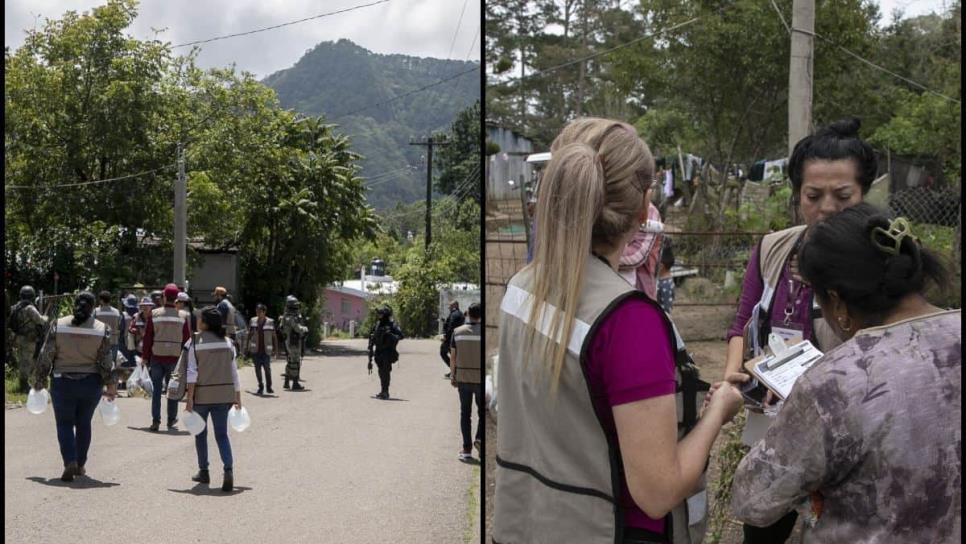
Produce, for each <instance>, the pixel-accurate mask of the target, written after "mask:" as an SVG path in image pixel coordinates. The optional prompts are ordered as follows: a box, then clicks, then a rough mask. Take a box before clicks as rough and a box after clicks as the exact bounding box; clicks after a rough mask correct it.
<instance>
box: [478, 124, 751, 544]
mask: <svg viewBox="0 0 966 544" xmlns="http://www.w3.org/2000/svg"><path fill="white" fill-rule="evenodd" d="M551 151H552V159H551V160H550V162H549V164H548V166H547V170H546V172H545V174H544V177H543V180H542V181H541V187H540V193H539V195H538V200H537V210H536V214H535V217H536V236H535V239H536V246H535V251H534V258H533V261H532V262H531V263H530V264H529V265H527V266H526V267H525V268H524V269H523V270H521V271H520V272H519V273H518V274H516V275H515V276H514V277H513V278H512V279H511V280H510V282H509V284H508V287H507V291H506V294H505V295H504V298H503V301H502V304H501V308H500V309H501V313H500V353H499V357H500V373H499V384H498V389H499V391H500V426H499V428H498V433H499V435H498V444H499V450H498V453H497V465H498V466H497V471H496V495H495V517H494V528H493V532H494V534H493V540H494V541H495V542H581V543H601V544H603V543H607V544H614V543H617V544H623V543H644V542H671V541H672V540H671V539H672V535H671V531H670V527H671V525H670V524H669V523H668V522H669V521H671V520H670V519H669V517H670V516H668V513H669V512H670V511H671V510H672V509H674V508H675V507H677V506H678V505H680V504H681V503H682V502H684V500H685V499H686V498H687V497H688V495H689V493H690V492H691V491H692V490H693V489H694V488H695V487H696V485H697V483H698V480H699V478H700V476H701V474H702V471H703V469H704V467H705V465H706V463H707V461H708V456H709V453H710V450H711V445H712V443H713V442H714V439H715V437H716V436H717V433H718V431H719V430H720V428H721V426H722V425H723V424H725V423H727V422H728V421H730V420H731V418H732V417H733V416H734V415H735V413H737V411H738V410H739V408H740V407H741V404H742V400H741V395H740V393H738V391H737V390H736V389H735V388H734V387H732V386H730V385H728V384H725V385H724V386H722V387H719V388H718V389H717V392H716V394H715V395H714V396H713V398H712V399H711V400H710V403H709V406H708V408H707V409H706V410H705V412H704V414H703V417H702V418H701V419H700V421H698V423H697V425H696V426H695V427H694V428H693V429H692V430H691V431H690V432H689V433H688V434H687V436H686V437H684V438H683V440H681V441H680V442H679V441H678V418H677V415H676V402H675V396H674V395H675V390H676V384H677V380H676V375H675V374H676V373H675V362H674V355H673V354H674V353H675V352H676V349H675V344H674V334H673V331H672V326H671V324H670V322H669V321H668V320H667V317H666V315H665V314H664V313H663V312H662V311H661V309H660V307H659V306H658V305H657V303H656V302H654V301H653V300H652V299H650V298H649V297H647V296H646V295H645V294H644V293H642V292H641V291H637V290H635V289H634V288H633V286H631V285H630V284H628V283H627V282H626V281H624V279H623V278H621V276H620V275H619V274H618V272H617V269H618V266H619V262H620V257H621V254H622V252H623V249H624V247H625V245H626V244H627V243H628V242H629V241H630V240H631V239H632V238H633V237H634V234H635V232H636V231H637V230H638V227H639V225H640V224H641V223H642V222H644V220H646V218H647V210H648V208H647V204H648V202H647V200H646V193H647V191H648V188H649V187H650V185H651V183H653V176H654V160H653V158H652V157H651V153H650V150H649V149H648V147H647V144H645V143H644V141H643V140H641V139H640V138H639V137H638V135H637V134H636V132H635V130H634V128H633V127H631V126H630V125H627V124H626V123H621V122H618V121H611V120H606V119H592V118H585V119H577V120H575V121H573V122H571V123H570V124H568V125H567V126H566V127H565V128H564V130H563V131H562V132H561V134H560V135H559V136H557V138H556V139H555V140H554V142H553V145H552V146H551ZM684 526H685V527H687V523H685V524H684ZM685 532H686V531H685Z"/></svg>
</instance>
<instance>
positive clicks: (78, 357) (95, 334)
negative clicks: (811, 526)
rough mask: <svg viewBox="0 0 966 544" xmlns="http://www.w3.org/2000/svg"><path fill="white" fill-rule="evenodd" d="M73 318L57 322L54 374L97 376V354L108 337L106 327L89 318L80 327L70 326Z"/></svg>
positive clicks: (65, 318) (61, 319)
mask: <svg viewBox="0 0 966 544" xmlns="http://www.w3.org/2000/svg"><path fill="white" fill-rule="evenodd" d="M72 320H73V317H71V316H67V317H62V318H60V319H58V320H57V325H56V327H57V328H56V334H55V335H54V345H55V347H56V349H57V353H56V355H55V357H54V364H53V370H54V372H57V373H60V372H76V373H81V374H97V373H99V372H100V370H99V368H98V361H97V352H98V350H99V349H100V347H101V343H102V342H103V341H104V338H105V337H109V336H108V332H107V326H106V325H104V324H103V323H101V322H100V321H98V320H96V319H94V318H93V317H91V318H90V319H88V320H87V321H85V322H84V323H82V324H81V325H71V321H72Z"/></svg>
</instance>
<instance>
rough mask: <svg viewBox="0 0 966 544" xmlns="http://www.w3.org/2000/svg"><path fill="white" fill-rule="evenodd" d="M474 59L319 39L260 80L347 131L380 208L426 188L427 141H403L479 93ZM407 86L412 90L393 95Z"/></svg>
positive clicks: (284, 99) (435, 126) (438, 123)
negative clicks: (287, 64)
mask: <svg viewBox="0 0 966 544" xmlns="http://www.w3.org/2000/svg"><path fill="white" fill-rule="evenodd" d="M476 66H478V63H475V62H462V61H454V60H440V59H429V58H417V57H410V56H406V55H380V54H375V53H372V52H370V51H368V50H366V49H364V48H362V47H360V46H358V45H356V44H354V43H352V42H351V41H349V40H339V41H338V42H334V43H333V42H323V43H320V44H319V45H317V46H316V47H315V48H314V49H312V50H310V51H308V52H306V54H305V55H304V56H303V57H302V58H301V59H300V60H299V61H298V62H297V63H296V64H295V65H294V66H293V67H291V68H288V69H286V70H282V71H280V72H276V73H274V74H272V75H270V76H268V77H267V78H266V79H265V80H264V83H265V84H267V85H269V86H270V87H272V88H274V89H275V91H276V92H277V93H278V97H279V100H280V102H281V104H282V106H283V107H285V108H292V109H294V110H296V111H297V112H299V113H303V114H306V115H324V116H325V119H326V121H327V122H332V123H337V124H338V125H340V128H339V132H342V133H344V134H347V135H349V136H350V137H351V139H352V148H353V150H354V151H356V152H358V153H360V154H362V155H363V156H364V157H365V159H364V160H363V161H362V162H361V164H362V166H363V170H362V176H363V177H365V178H367V179H366V185H367V187H370V189H369V193H368V198H369V203H370V204H371V205H372V206H374V207H376V208H386V207H390V206H393V205H395V204H396V203H397V202H399V201H405V202H409V201H413V200H417V199H419V198H422V197H423V196H424V195H425V179H426V178H425V175H426V174H425V172H426V170H425V163H426V161H425V159H424V158H423V157H424V154H425V151H426V148H425V146H414V145H409V142H410V140H411V139H414V138H418V139H424V138H425V137H426V136H427V135H428V134H430V133H431V132H433V131H440V130H445V129H446V128H448V127H449V125H450V124H451V123H452V122H453V120H454V118H455V116H456V114H457V113H458V112H459V111H461V110H463V109H465V108H467V107H468V106H470V105H471V104H473V103H474V102H475V101H476V100H478V99H479V98H480V73H479V71H477V70H473V68H474V67H476ZM467 71H469V73H466V74H465V75H462V76H459V77H455V78H453V79H452V80H450V81H446V82H444V83H441V84H439V85H435V86H433V87H430V88H427V89H426V90H423V91H419V92H414V91H416V90H417V89H420V88H422V87H425V86H427V85H431V84H433V83H435V82H438V81H440V80H443V79H447V78H450V77H452V76H454V75H456V74H459V73H461V72H467ZM405 93H411V94H408V95H406V96H403V97H401V98H398V99H394V97H398V96H400V95H403V94H405ZM387 101H388V103H386V102H387ZM383 103H385V104H383ZM376 104H379V105H376ZM373 105H376V106H374V107H373Z"/></svg>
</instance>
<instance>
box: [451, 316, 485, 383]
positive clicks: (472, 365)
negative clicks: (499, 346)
mask: <svg viewBox="0 0 966 544" xmlns="http://www.w3.org/2000/svg"><path fill="white" fill-rule="evenodd" d="M453 342H454V343H455V344H456V382H457V383H474V384H479V383H483V376H482V371H481V369H482V362H483V354H482V353H481V351H480V350H481V344H480V324H479V323H467V324H465V325H462V326H459V327H456V329H454V330H453Z"/></svg>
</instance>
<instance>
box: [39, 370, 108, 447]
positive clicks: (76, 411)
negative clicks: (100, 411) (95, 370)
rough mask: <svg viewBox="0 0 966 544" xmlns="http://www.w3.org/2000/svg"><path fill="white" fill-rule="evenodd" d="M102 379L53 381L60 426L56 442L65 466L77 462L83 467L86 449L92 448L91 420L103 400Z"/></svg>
mask: <svg viewBox="0 0 966 544" xmlns="http://www.w3.org/2000/svg"><path fill="white" fill-rule="evenodd" d="M101 391H102V388H101V377H100V376H98V375H97V374H89V375H87V376H86V377H84V378H82V379H79V380H74V379H71V378H63V377H61V378H54V379H53V380H52V381H51V386H50V399H51V403H52V404H53V405H54V421H55V422H56V423H57V442H58V443H60V456H61V457H62V458H63V459H64V465H67V464H68V463H74V462H76V463H77V464H78V465H80V466H84V463H86V462H87V450H89V449H90V447H91V419H92V418H93V417H94V411H95V410H97V403H98V402H100V400H101Z"/></svg>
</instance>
